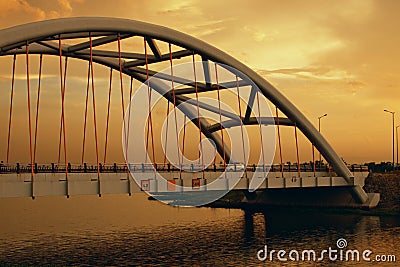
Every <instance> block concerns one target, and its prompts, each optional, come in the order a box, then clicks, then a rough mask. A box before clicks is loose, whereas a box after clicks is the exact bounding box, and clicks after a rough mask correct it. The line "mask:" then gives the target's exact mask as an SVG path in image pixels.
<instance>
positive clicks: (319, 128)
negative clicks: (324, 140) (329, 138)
mask: <svg viewBox="0 0 400 267" xmlns="http://www.w3.org/2000/svg"><path fill="white" fill-rule="evenodd" d="M326 116H328V113H325V114H324V115H322V116H319V117H318V132H321V119H322V118H323V117H326ZM321 164H322V158H321V152H319V166H320V167H321Z"/></svg>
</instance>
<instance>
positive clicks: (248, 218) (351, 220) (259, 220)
mask: <svg viewBox="0 0 400 267" xmlns="http://www.w3.org/2000/svg"><path fill="white" fill-rule="evenodd" d="M395 227H400V217H399V216H367V215H363V214H356V213H351V212H342V211H340V210H321V209H298V208H285V209H280V208H267V209H262V210H252V209H244V225H243V237H244V239H245V240H246V241H251V240H252V239H254V238H260V237H261V236H260V235H262V237H263V238H271V237H274V236H291V235H294V234H295V235H298V234H299V233H312V232H318V233H323V232H326V233H329V232H335V233H348V234H354V235H357V236H362V235H367V234H369V232H370V231H373V230H374V229H388V228H389V229H390V228H395Z"/></svg>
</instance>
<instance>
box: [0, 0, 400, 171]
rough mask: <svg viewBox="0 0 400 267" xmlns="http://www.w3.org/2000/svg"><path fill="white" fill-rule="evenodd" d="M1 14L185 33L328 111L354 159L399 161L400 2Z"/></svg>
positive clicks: (330, 133)
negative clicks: (114, 20) (128, 22)
mask: <svg viewBox="0 0 400 267" xmlns="http://www.w3.org/2000/svg"><path fill="white" fill-rule="evenodd" d="M0 10H1V13H0V28H7V27H11V26H15V25H18V24H24V23H28V22H33V21H40V20H45V19H51V18H58V17H74V16H107V17H120V18H128V19H133V20H141V21H145V22H150V23H155V24H159V25H163V26H167V27H170V28H173V29H176V30H178V31H182V32H184V33H187V34H189V35H192V36H195V37H197V38H199V39H201V40H204V41H206V42H208V43H209V44H211V45H214V46H215V47H217V48H219V49H221V50H223V51H225V52H227V53H229V54H231V55H232V56H233V57H235V58H237V59H239V60H240V61H242V62H244V63H245V64H246V65H248V66H250V67H251V68H253V69H254V70H256V71H257V72H258V73H259V74H260V75H262V76H263V77H264V78H265V79H267V80H268V81H269V82H271V83H272V84H273V85H275V86H276V87H277V88H278V89H279V90H280V91H281V92H283V94H284V95H286V96H287V97H288V98H289V100H291V101H292V102H293V103H294V104H295V105H296V106H297V107H298V108H299V109H300V110H301V111H302V112H303V113H304V114H305V115H306V116H307V117H308V118H309V119H310V120H311V121H312V122H314V123H315V125H316V126H317V123H318V120H317V117H318V116H320V115H322V114H324V113H328V116H327V117H326V118H323V120H322V121H321V122H322V132H323V135H324V136H325V137H326V138H327V139H328V141H329V142H330V143H331V144H332V146H333V147H334V148H335V149H336V151H337V152H338V154H339V155H340V156H342V157H343V158H344V159H345V160H346V161H347V162H351V163H353V162H354V163H362V162H368V161H377V162H380V161H391V159H392V140H391V138H392V132H391V129H392V128H391V127H392V121H391V116H390V114H388V113H385V112H383V110H384V109H389V110H393V111H396V112H398V114H400V109H399V107H400V105H399V100H400V90H399V89H400V75H399V74H400V51H399V50H400V34H399V29H400V19H399V15H398V12H399V10H400V2H399V1H395V0H392V1H390V0H386V1H378V0H376V1H370V0H348V1H320V0H318V1H307V0H306V1H285V0H277V1H201V0H199V1H190V0H189V1H165V0H154V1H153V0H152V1H130V0H114V1H94V0H57V1H44V0H31V1H26V0H1V1H0ZM396 120H397V122H396V125H398V124H400V117H399V116H397V115H396ZM2 129H3V128H2ZM2 136H3V137H4V135H2Z"/></svg>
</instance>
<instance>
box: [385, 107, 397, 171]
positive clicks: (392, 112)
mask: <svg viewBox="0 0 400 267" xmlns="http://www.w3.org/2000/svg"><path fill="white" fill-rule="evenodd" d="M383 111H385V112H388V113H391V114H392V164H393V169H394V114H395V113H396V112H394V111H390V110H387V109H384V110H383Z"/></svg>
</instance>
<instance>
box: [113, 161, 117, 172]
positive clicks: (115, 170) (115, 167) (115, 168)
mask: <svg viewBox="0 0 400 267" xmlns="http://www.w3.org/2000/svg"><path fill="white" fill-rule="evenodd" d="M113 169H114V172H117V163H115V162H114V165H113Z"/></svg>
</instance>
